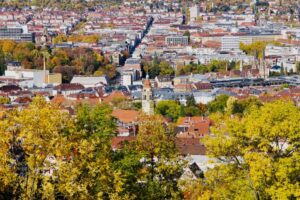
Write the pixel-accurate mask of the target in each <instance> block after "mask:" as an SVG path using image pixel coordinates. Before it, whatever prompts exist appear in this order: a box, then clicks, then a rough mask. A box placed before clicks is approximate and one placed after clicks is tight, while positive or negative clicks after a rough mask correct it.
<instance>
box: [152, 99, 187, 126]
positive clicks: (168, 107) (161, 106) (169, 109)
mask: <svg viewBox="0 0 300 200" xmlns="http://www.w3.org/2000/svg"><path fill="white" fill-rule="evenodd" d="M155 113H156V114H160V115H163V116H165V117H168V118H170V119H171V120H172V121H173V122H175V121H177V119H178V117H180V113H181V109H180V105H179V103H177V102H176V101H172V100H167V101H160V102H158V103H157V105H156V107H155Z"/></svg>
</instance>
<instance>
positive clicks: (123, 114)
mask: <svg viewBox="0 0 300 200" xmlns="http://www.w3.org/2000/svg"><path fill="white" fill-rule="evenodd" d="M138 115H139V112H138V111H136V110H121V109H117V110H114V111H113V112H112V116H113V117H115V118H117V119H118V120H119V121H121V122H123V123H132V122H135V121H136V120H137V117H138Z"/></svg>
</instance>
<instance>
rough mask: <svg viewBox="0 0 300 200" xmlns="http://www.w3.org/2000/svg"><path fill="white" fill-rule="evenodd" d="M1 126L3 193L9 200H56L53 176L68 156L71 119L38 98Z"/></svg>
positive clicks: (13, 113)
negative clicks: (68, 135)
mask: <svg viewBox="0 0 300 200" xmlns="http://www.w3.org/2000/svg"><path fill="white" fill-rule="evenodd" d="M0 123H1V129H0V134H1V141H0V143H1V151H0V154H1V161H0V163H1V166H0V171H1V173H0V176H1V178H0V182H1V185H2V186H1V189H2V191H1V189H0V192H1V193H2V194H4V195H5V196H7V197H8V196H9V199H20V198H21V199H36V198H43V199H53V198H54V193H53V188H54V182H53V181H54V180H53V179H52V178H51V177H50V175H51V173H52V172H53V171H55V169H56V167H55V163H56V162H59V161H61V159H63V157H62V155H65V154H66V153H67V152H66V150H65V149H64V145H63V144H64V142H66V141H65V140H64V134H67V133H68V127H70V125H71V123H70V118H69V117H68V116H67V115H66V114H65V113H62V112H61V111H59V110H58V109H56V108H55V107H52V106H51V105H49V104H47V103H46V102H45V101H44V100H43V99H41V98H36V99H35V100H34V101H33V103H32V104H31V105H30V106H29V108H28V109H25V110H22V111H17V110H12V111H10V112H7V113H6V117H5V119H4V120H1V122H0ZM3 172H5V173H3Z"/></svg>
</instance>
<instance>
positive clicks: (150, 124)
mask: <svg viewBox="0 0 300 200" xmlns="http://www.w3.org/2000/svg"><path fill="white" fill-rule="evenodd" d="M139 124H140V126H139V134H138V135H137V138H136V140H135V141H133V142H132V143H131V144H130V146H131V149H133V150H134V151H135V152H138V155H137V157H138V158H139V162H140V163H141V166H140V167H141V168H140V170H138V171H137V174H138V181H139V182H140V186H139V190H138V191H136V192H137V195H136V196H137V197H138V199H149V200H150V199H180V198H182V193H181V190H180V188H179V185H178V179H179V178H180V176H181V175H182V173H183V168H184V166H185V165H186V161H185V160H183V159H182V158H180V156H179V153H178V150H177V148H176V143H175V139H176V137H175V134H174V131H173V128H172V127H171V126H169V125H166V124H165V123H164V120H163V118H162V117H160V116H140V118H139Z"/></svg>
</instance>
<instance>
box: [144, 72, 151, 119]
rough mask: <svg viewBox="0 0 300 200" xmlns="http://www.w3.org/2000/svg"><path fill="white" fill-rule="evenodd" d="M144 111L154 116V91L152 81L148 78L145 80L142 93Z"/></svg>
mask: <svg viewBox="0 0 300 200" xmlns="http://www.w3.org/2000/svg"><path fill="white" fill-rule="evenodd" d="M142 110H143V112H144V113H146V114H147V115H153V114H154V100H153V91H152V87H151V83H150V80H149V78H148V75H147V78H146V79H145V80H144V86H143V92H142Z"/></svg>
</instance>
